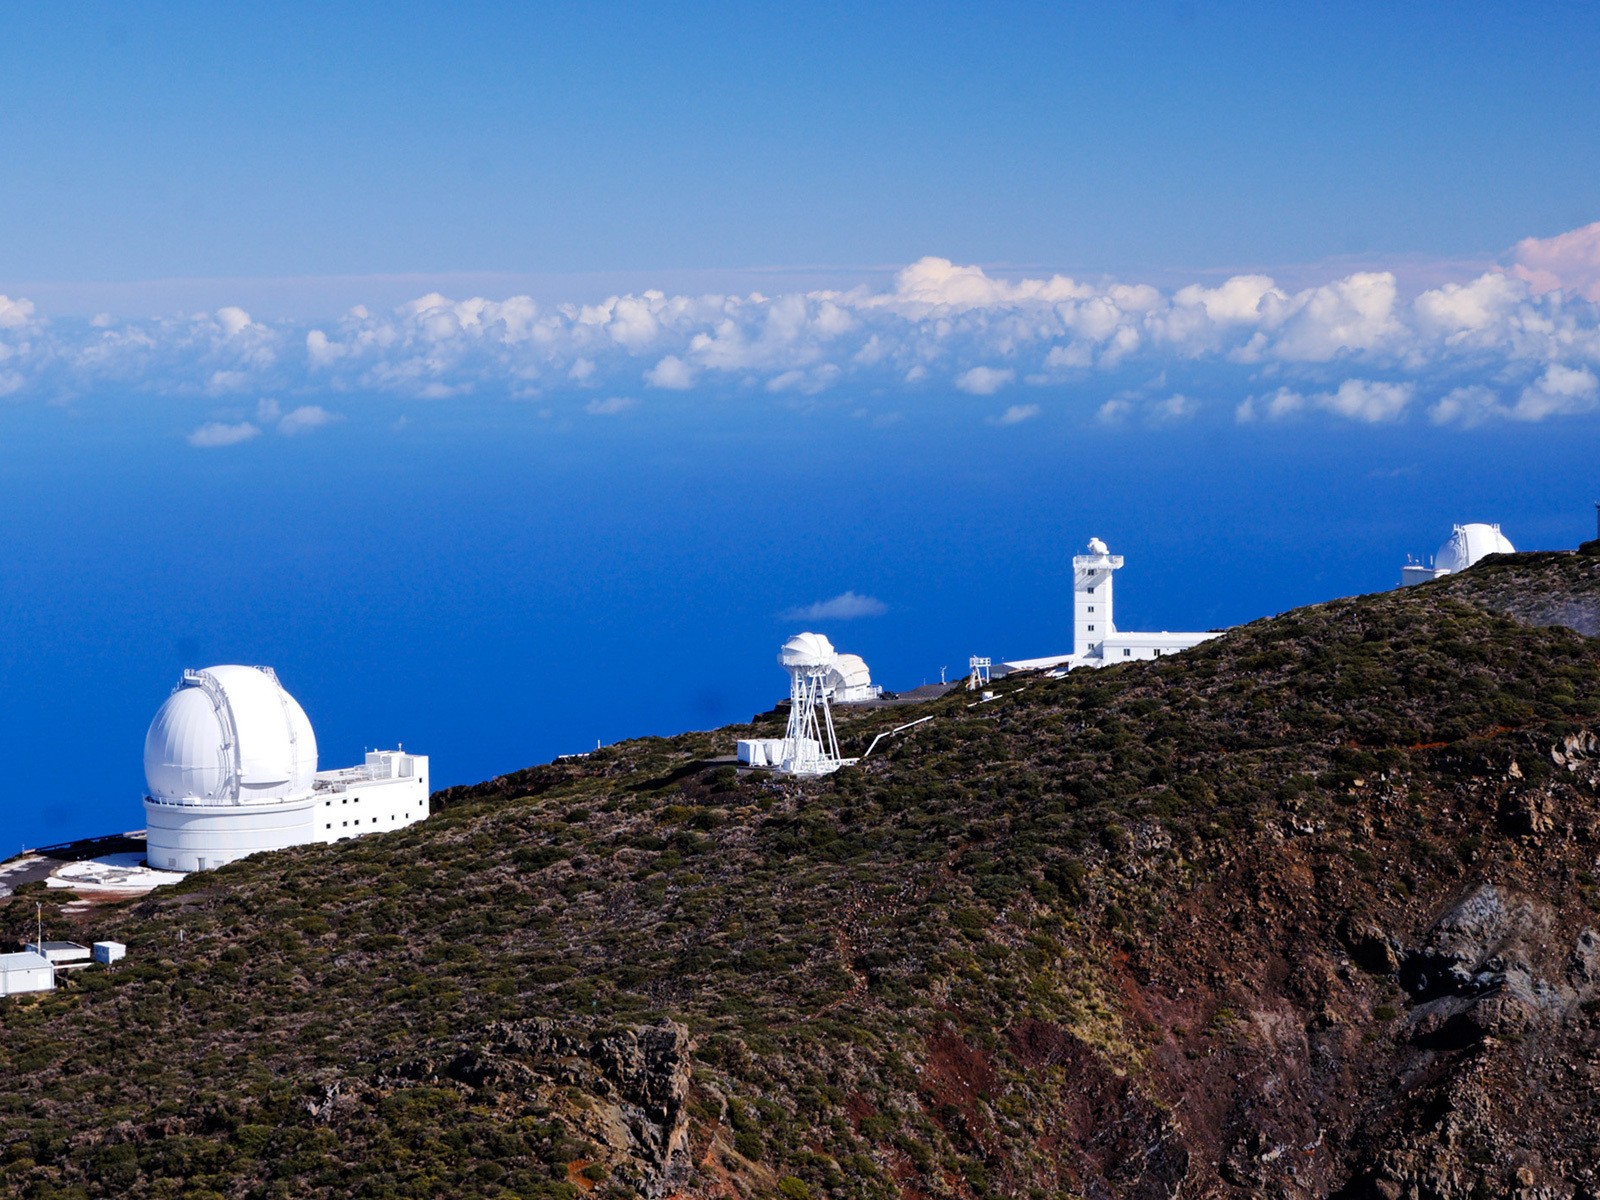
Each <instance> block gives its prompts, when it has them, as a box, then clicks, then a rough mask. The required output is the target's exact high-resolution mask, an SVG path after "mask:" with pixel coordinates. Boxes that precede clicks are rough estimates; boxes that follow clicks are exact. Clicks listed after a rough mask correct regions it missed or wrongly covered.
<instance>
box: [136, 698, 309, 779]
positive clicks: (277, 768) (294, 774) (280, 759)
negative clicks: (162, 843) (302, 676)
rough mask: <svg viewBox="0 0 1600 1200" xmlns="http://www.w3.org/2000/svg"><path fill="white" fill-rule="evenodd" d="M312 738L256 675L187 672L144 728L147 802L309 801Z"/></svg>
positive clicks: (296, 708) (296, 711)
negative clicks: (306, 799) (291, 799)
mask: <svg viewBox="0 0 1600 1200" xmlns="http://www.w3.org/2000/svg"><path fill="white" fill-rule="evenodd" d="M316 773H317V738H316V734H314V733H313V732H312V730H311V722H310V720H309V719H308V718H307V717H306V714H305V710H304V709H303V708H301V707H300V705H299V703H298V702H297V701H296V700H295V698H294V697H293V696H291V695H289V693H288V692H286V691H284V689H283V686H282V685H281V684H280V683H279V682H278V678H277V676H276V675H274V674H272V673H271V672H270V671H268V670H266V669H264V668H260V667H241V666H217V667H207V668H206V669H205V670H203V671H185V672H184V673H183V680H182V681H181V682H180V683H179V685H178V688H177V690H176V691H174V692H173V693H172V695H171V696H169V697H167V701H166V703H165V704H163V705H162V706H161V708H160V710H159V711H158V712H157V713H156V716H155V720H153V721H152V722H150V730H149V732H148V733H147V734H146V735H145V740H144V775H145V782H146V784H147V785H148V786H149V789H150V795H151V796H152V797H153V798H155V799H157V800H165V801H168V802H171V803H178V804H185V803H187V804H225V803H230V802H232V801H235V800H241V799H242V800H245V801H249V800H272V799H278V798H288V797H297V796H309V795H310V794H311V790H312V786H313V782H314V779H315V776H316Z"/></svg>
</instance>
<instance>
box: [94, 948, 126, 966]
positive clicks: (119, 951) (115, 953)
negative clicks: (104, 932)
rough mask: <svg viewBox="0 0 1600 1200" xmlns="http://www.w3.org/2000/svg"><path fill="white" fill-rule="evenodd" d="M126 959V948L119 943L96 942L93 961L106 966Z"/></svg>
mask: <svg viewBox="0 0 1600 1200" xmlns="http://www.w3.org/2000/svg"><path fill="white" fill-rule="evenodd" d="M127 957H128V947H127V946H125V945H124V944H123V943H121V942H96V943H95V944H94V960H95V962H97V963H105V964H106V965H107V966H109V965H110V964H112V963H114V962H120V961H121V960H122V959H124V958H127Z"/></svg>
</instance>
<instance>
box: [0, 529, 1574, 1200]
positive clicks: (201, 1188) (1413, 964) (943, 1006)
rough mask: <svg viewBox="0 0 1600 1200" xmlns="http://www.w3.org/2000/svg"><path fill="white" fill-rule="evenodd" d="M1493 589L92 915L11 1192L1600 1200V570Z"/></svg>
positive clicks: (31, 1008)
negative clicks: (790, 772) (110, 956)
mask: <svg viewBox="0 0 1600 1200" xmlns="http://www.w3.org/2000/svg"><path fill="white" fill-rule="evenodd" d="M1483 567H1484V568H1485V569H1483V570H1481V571H1480V570H1476V569H1475V570H1474V571H1471V572H1467V573H1464V574H1463V575H1461V576H1457V577H1452V578H1450V579H1446V580H1443V581H1441V582H1440V583H1437V584H1431V585H1428V586H1425V587H1421V588H1414V589H1407V590H1406V591H1404V592H1396V593H1388V594H1384V595H1379V596H1371V597H1362V598H1358V599H1355V600H1346V601H1338V602H1334V603H1331V604H1327V605H1320V606H1317V607H1315V608H1311V609H1305V610H1299V611H1297V612H1293V613H1288V614H1285V615H1284V616H1282V617H1279V618H1275V619H1273V620H1270V621H1262V622H1257V623H1256V624H1254V625H1251V626H1248V627H1245V628H1243V629H1239V630H1235V631H1233V632H1231V633H1230V634H1229V635H1228V636H1226V637H1224V638H1221V639H1218V640H1217V641H1215V642H1213V643H1209V644H1207V645H1206V646H1204V647H1201V648H1199V649H1197V650H1195V651H1192V652H1189V653H1186V654H1184V655H1181V656H1177V657H1174V658H1172V659H1169V660H1163V661H1161V662H1159V663H1147V664H1130V665H1128V666H1123V667H1115V668H1108V669H1106V670H1104V671H1100V672H1094V673H1086V672H1081V673H1075V674H1074V675H1073V676H1071V677H1069V678H1068V679H1065V680H1061V681H1046V680H1041V679H1033V680H1028V679H1022V680H1009V681H1007V682H1006V683H1005V684H1004V685H1002V687H1001V688H1000V689H999V690H1001V692H1002V693H1003V694H1002V695H1001V697H1000V699H998V700H996V701H995V702H993V703H988V704H983V705H976V706H973V707H970V708H969V707H968V706H967V697H966V696H965V694H963V693H957V694H955V695H952V696H948V697H945V698H943V699H940V700H937V701H934V702H932V703H930V704H929V705H927V706H926V707H925V708H924V709H923V710H922V711H923V713H925V714H927V715H932V716H933V717H934V718H935V719H934V720H933V721H930V722H928V723H927V724H925V725H921V726H919V727H917V729H916V730H914V731H911V732H909V733H908V734H906V735H904V736H902V737H901V738H898V739H896V740H895V741H894V742H893V743H891V744H890V749H889V751H888V753H887V754H884V755H883V757H882V758H881V759H880V758H879V757H878V756H877V755H874V757H873V758H872V759H871V760H869V761H868V762H867V763H865V764H863V766H862V767H861V768H858V769H855V770H847V771H841V772H840V773H839V774H838V775H836V776H833V777H830V778H829V779H826V780H820V781H809V782H799V781H793V780H789V781H785V780H781V779H773V778H771V777H768V776H763V775H759V774H740V773H738V772H737V771H736V770H734V769H733V768H732V767H729V766H726V765H722V764H717V763H715V762H709V761H707V760H708V759H709V758H711V757H713V756H714V755H716V754H724V753H726V752H727V751H728V749H729V748H730V747H731V745H732V741H733V739H734V738H735V737H737V736H748V735H749V734H750V733H752V732H753V733H756V734H758V735H760V734H765V733H768V732H770V730H769V729H768V727H767V726H766V725H763V724H762V723H761V722H757V723H756V724H755V725H754V726H749V727H740V728H738V729H730V730H723V731H718V732H716V733H713V734H694V735H685V736H684V737H681V738H676V739H665V740H663V739H647V740H643V741H639V742H634V743H627V744H625V745H622V746H619V747H613V748H608V749H607V750H606V751H603V752H601V753H599V754H597V755H595V756H593V757H591V758H588V759H584V760H573V761H568V762H563V763H559V764H551V765H549V766H544V767H537V768H530V769H529V770H528V771H525V772H519V773H517V774H515V775H511V776H506V777H504V778H503V779H500V780H495V781H491V782H490V783H487V784H484V785H482V786H480V787H476V788H465V789H455V790H453V791H452V792H449V793H443V794H441V795H440V796H438V797H436V803H437V805H438V808H439V811H438V812H437V813H436V815H435V816H434V817H433V818H431V819H430V820H429V821H428V822H427V823H425V824H424V825H422V826H418V827H413V828H411V829H408V830H404V831H400V832H398V833H396V834H394V835H384V836H381V837H375V838H371V839H364V840H363V841H361V842H359V843H355V844H346V845H344V846H336V847H304V848H301V849H298V850H295V851H292V852H289V853H284V854H277V855H268V856H262V857H260V858H258V859H256V860H254V861H251V862H247V863H241V864H236V865H235V866H232V867H230V868H227V869H225V870H223V871H220V872H217V873H216V874H215V875H212V876H208V877H205V878H201V879H196V880H193V881H191V882H189V883H187V884H185V885H183V887H181V888H180V889H176V890H174V891H172V892H169V893H165V894H163V893H157V894H156V895H154V896H152V897H151V898H150V899H149V900H148V901H145V902H142V903H139V904H136V905H133V906H129V907H126V908H124V909H123V910H120V911H111V912H102V913H101V914H99V915H98V916H95V917H93V918H92V920H93V926H92V928H91V927H89V926H87V925H86V926H85V927H84V929H83V930H82V932H83V933H84V934H85V935H90V934H92V935H93V936H96V937H104V936H117V937H119V938H120V939H121V940H124V941H126V942H128V943H129V946H130V958H129V960H128V961H127V963H126V964H124V965H122V966H119V968H118V969H117V970H116V971H115V972H104V973H86V974H83V975H80V976H78V977H75V979H74V982H73V983H72V985H71V986H70V987H68V988H66V989H64V990H63V991H62V992H60V993H58V994H56V995H54V996H52V997H48V998H45V999H42V1000H38V1001H24V1002H20V1003H18V1002H8V1003H5V1004H0V1070H3V1071H4V1072H5V1073H6V1077H7V1079H8V1080H10V1081H13V1082H12V1083H11V1084H8V1089H7V1090H6V1091H4V1092H3V1093H0V1166H3V1170H0V1194H13V1195H19V1196H40V1197H43V1196H51V1195H85V1194H89V1195H109V1194H115V1195H119V1196H135V1197H143V1196H150V1197H158V1196H169V1195H174V1196H176V1195H184V1196H196V1197H199V1196H211V1195H225V1196H239V1197H247V1196H263V1197H268V1196H285V1197H287V1196H297V1197H298V1196H346V1195H360V1196H374V1197H398V1196H418V1197H422V1196H428V1197H432V1196H438V1195H451V1196H495V1197H504V1196H540V1195H543V1196H561V1197H577V1196H581V1195H584V1194H589V1195H594V1196H597V1197H604V1196H619V1197H620V1196H627V1195H644V1196H649V1197H652V1198H658V1200H666V1198H667V1197H745V1196H749V1197H768V1196H782V1197H786V1198H787V1200H803V1198H804V1197H808V1196H809V1197H814V1198H817V1200H821V1198H822V1197H824V1196H828V1197H841V1198H842V1197H857V1196H860V1197H884V1198H894V1200H919V1198H924V1197H927V1198H932V1197H961V1198H974V1200H975V1198H978V1197H990V1196H994V1197H1000V1196H1005V1197H1035V1196H1076V1197H1085V1198H1087V1197H1096V1198H1112V1197H1116V1198H1133V1197H1138V1198H1150V1200H1157V1198H1161V1200H1167V1198H1177V1197H1182V1198H1184V1200H1190V1198H1192V1197H1200V1196H1214V1197H1246V1196H1275V1197H1295V1198H1299V1197H1306V1198H1310V1197H1326V1196H1337V1197H1343V1198H1347V1200H1354V1198H1356V1197H1390V1198H1394V1197H1409V1198H1412V1200H1424V1198H1429V1200H1443V1198H1454V1197H1484V1196H1495V1197H1499V1196H1515V1197H1522V1198H1524V1200H1536V1198H1537V1200H1557V1198H1561V1200H1580V1198H1584V1200H1592V1198H1595V1197H1600V1177H1597V1175H1596V1171H1597V1165H1600V880H1597V874H1600V736H1597V735H1600V643H1596V642H1595V641H1594V640H1592V639H1590V638H1587V637H1585V636H1583V635H1581V634H1579V633H1577V632H1575V631H1573V630H1572V629H1568V628H1563V627H1561V626H1560V625H1559V624H1556V625H1548V624H1544V622H1548V621H1549V620H1551V619H1552V615H1554V616H1560V615H1562V614H1566V615H1569V616H1570V615H1571V614H1574V613H1581V612H1583V611H1587V608H1588V607H1589V606H1593V605H1594V604H1595V602H1596V598H1597V597H1600V556H1594V555H1565V556H1555V555H1549V556H1544V555H1535V556H1515V557H1509V558H1505V559H1498V560H1491V561H1490V562H1488V563H1486V564H1483ZM919 715H920V714H919ZM905 719H906V718H905V716H904V715H902V714H900V713H896V714H894V715H893V716H884V715H883V714H878V713H866V714H860V715H857V716H854V717H849V718H846V719H845V721H844V722H843V728H842V736H843V737H844V739H845V741H846V744H847V745H848V746H853V747H856V748H859V747H860V746H864V745H865V744H866V742H867V741H868V740H869V739H870V738H871V737H872V736H873V735H874V734H876V733H877V732H880V731H881V730H882V729H883V728H886V727H887V726H889V725H892V724H899V723H901V722H902V721H904V720H905ZM45 899H46V901H47V902H52V901H54V900H55V899H56V898H54V897H46V898H45ZM34 900H35V897H34V896H32V895H26V894H25V895H20V896H18V897H16V898H15V899H14V900H11V901H7V902H5V903H6V904H8V905H9V907H5V908H0V921H3V922H5V928H8V929H18V930H20V929H22V928H24V927H26V926H27V924H28V923H29V922H30V921H31V920H32V905H33V903H34ZM51 919H52V924H53V927H55V928H62V929H65V928H68V927H70V925H71V922H72V920H73V919H74V918H72V917H69V916H66V915H64V914H59V913H58V914H57V915H56V916H54V917H53V918H51ZM88 919H89V918H85V920H88ZM90 1048H92V1051H91V1049H90Z"/></svg>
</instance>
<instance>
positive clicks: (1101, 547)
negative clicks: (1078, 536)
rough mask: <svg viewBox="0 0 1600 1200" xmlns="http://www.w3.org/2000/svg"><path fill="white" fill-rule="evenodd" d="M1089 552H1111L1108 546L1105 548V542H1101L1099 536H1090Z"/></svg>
mask: <svg viewBox="0 0 1600 1200" xmlns="http://www.w3.org/2000/svg"><path fill="white" fill-rule="evenodd" d="M1089 553H1090V554H1109V553H1111V551H1110V549H1109V548H1107V546H1106V544H1105V543H1104V542H1102V541H1101V540H1100V539H1099V538H1097V537H1092V538H1090V539H1089Z"/></svg>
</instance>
